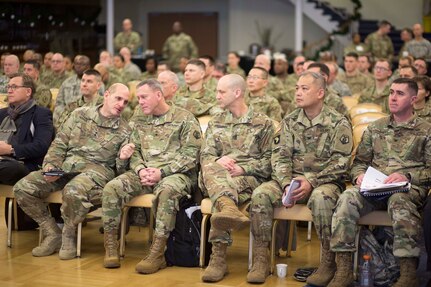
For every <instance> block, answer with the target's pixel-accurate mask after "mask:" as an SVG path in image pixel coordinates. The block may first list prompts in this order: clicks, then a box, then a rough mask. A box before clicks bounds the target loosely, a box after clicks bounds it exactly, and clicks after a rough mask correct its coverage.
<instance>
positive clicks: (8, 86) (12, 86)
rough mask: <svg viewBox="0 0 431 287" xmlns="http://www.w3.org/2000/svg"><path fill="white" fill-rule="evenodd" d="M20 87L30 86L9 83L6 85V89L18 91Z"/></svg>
mask: <svg viewBox="0 0 431 287" xmlns="http://www.w3.org/2000/svg"><path fill="white" fill-rule="evenodd" d="M18 88H28V87H26V86H17V85H7V86H6V90H9V89H10V90H12V91H16V89H18Z"/></svg>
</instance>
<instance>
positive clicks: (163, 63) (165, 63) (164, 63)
mask: <svg viewBox="0 0 431 287" xmlns="http://www.w3.org/2000/svg"><path fill="white" fill-rule="evenodd" d="M183 58H186V57H183ZM161 65H165V66H166V67H167V68H168V70H170V69H171V67H170V66H169V64H168V62H166V61H160V62H159V64H158V65H157V67H158V66H161Z"/></svg>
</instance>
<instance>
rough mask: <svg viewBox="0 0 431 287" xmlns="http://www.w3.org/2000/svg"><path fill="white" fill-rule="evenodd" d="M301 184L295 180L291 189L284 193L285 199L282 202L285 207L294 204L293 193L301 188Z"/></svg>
mask: <svg viewBox="0 0 431 287" xmlns="http://www.w3.org/2000/svg"><path fill="white" fill-rule="evenodd" d="M299 185H300V183H299V181H297V180H293V179H292V181H291V182H290V185H289V189H288V190H287V191H286V192H284V194H283V198H282V199H281V201H282V202H283V205H289V204H292V203H293V202H292V192H293V191H294V190H295V189H297V188H298V187H299Z"/></svg>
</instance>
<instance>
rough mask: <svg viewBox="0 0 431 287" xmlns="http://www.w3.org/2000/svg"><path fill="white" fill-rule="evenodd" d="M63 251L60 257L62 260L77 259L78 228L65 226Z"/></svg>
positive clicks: (61, 250) (59, 254)
mask: <svg viewBox="0 0 431 287" xmlns="http://www.w3.org/2000/svg"><path fill="white" fill-rule="evenodd" d="M62 235H63V236H62V242H61V249H60V252H59V253H58V256H59V257H60V259H62V260H69V259H73V258H75V257H76V226H70V225H66V224H65V225H64V226H63V234H62Z"/></svg>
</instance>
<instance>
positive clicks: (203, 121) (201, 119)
mask: <svg viewBox="0 0 431 287" xmlns="http://www.w3.org/2000/svg"><path fill="white" fill-rule="evenodd" d="M210 120H211V116H209V115H207V116H201V117H198V121H199V124H200V125H201V130H202V133H203V134H205V132H206V130H207V128H208V122H209V121H210Z"/></svg>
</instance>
